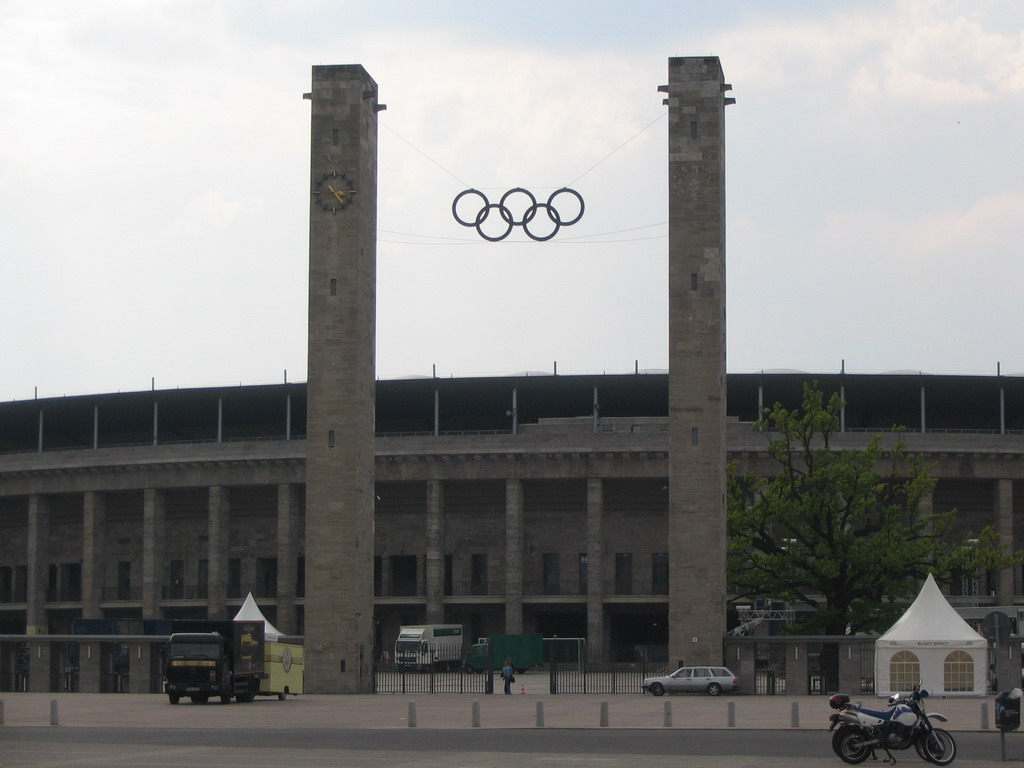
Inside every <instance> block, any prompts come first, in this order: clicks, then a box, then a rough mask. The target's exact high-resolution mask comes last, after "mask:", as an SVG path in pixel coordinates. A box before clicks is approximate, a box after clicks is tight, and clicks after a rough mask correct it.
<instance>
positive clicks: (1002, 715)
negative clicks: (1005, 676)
mask: <svg viewBox="0 0 1024 768" xmlns="http://www.w3.org/2000/svg"><path fill="white" fill-rule="evenodd" d="M1022 695H1024V692H1022V691H1021V689H1020V688H1014V689H1013V690H1012V691H1000V692H999V693H998V694H997V695H996V728H998V729H999V730H1000V731H1004V732H1005V731H1016V730H1017V729H1018V728H1020V699H1021V696H1022Z"/></svg>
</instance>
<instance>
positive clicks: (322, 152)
mask: <svg viewBox="0 0 1024 768" xmlns="http://www.w3.org/2000/svg"><path fill="white" fill-rule="evenodd" d="M306 97H307V98H308V99H309V100H310V101H311V102H312V119H311V131H310V211H309V215H310V223H309V333H308V337H309V348H308V355H307V358H308V361H309V375H308V378H309V383H308V384H307V388H306V391H307V395H308V407H307V418H306V427H307V428H306V566H307V567H306V586H307V589H306V603H305V638H306V656H305V663H306V667H305V690H306V692H307V693H318V694H323V693H370V692H371V691H372V689H373V679H372V675H371V670H372V662H373V636H374V623H373V608H374V603H373V555H374V551H373V550H374V531H373V519H374V491H375V488H374V471H375V468H374V461H375V453H374V451H375V442H374V402H375V397H376V380H375V375H374V331H375V325H376V269H377V239H376V237H377V234H376V233H377V112H378V110H379V109H383V107H381V106H380V105H378V103H377V84H376V83H375V82H374V81H373V79H372V78H371V77H370V76H369V75H368V74H367V73H366V70H364V69H363V68H362V67H360V66H358V65H348V66H317V67H313V89H312V91H311V92H310V93H308V94H306Z"/></svg>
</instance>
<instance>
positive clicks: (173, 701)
mask: <svg viewBox="0 0 1024 768" xmlns="http://www.w3.org/2000/svg"><path fill="white" fill-rule="evenodd" d="M180 698H181V697H180V696H178V694H176V693H168V694H167V700H168V701H169V702H171V704H177V703H178V701H179V699H180Z"/></svg>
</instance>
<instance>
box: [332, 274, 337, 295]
mask: <svg viewBox="0 0 1024 768" xmlns="http://www.w3.org/2000/svg"><path fill="white" fill-rule="evenodd" d="M337 295H338V279H337V278H336V277H332V278H331V296H337Z"/></svg>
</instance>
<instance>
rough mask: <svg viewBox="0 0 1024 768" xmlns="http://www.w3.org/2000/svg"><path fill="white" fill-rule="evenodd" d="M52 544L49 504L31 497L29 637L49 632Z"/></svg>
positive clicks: (28, 560) (40, 498) (29, 526)
mask: <svg viewBox="0 0 1024 768" xmlns="http://www.w3.org/2000/svg"><path fill="white" fill-rule="evenodd" d="M49 544H50V504H49V501H48V499H47V498H46V497H45V496H42V495H40V494H32V495H31V496H29V499H28V551H27V552H26V563H27V566H28V567H27V571H28V579H27V582H28V583H27V585H26V586H27V589H28V594H27V598H28V602H27V604H26V609H27V610H26V612H25V634H27V635H45V634H47V633H48V632H49V626H48V623H47V620H46V587H47V582H48V577H47V567H48V566H49V557H50V554H49V549H50V547H49ZM32 669H33V678H34V677H35V676H36V674H35V667H33V668H32ZM47 674H49V673H47ZM43 690H46V689H45V688H44V689H43Z"/></svg>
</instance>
